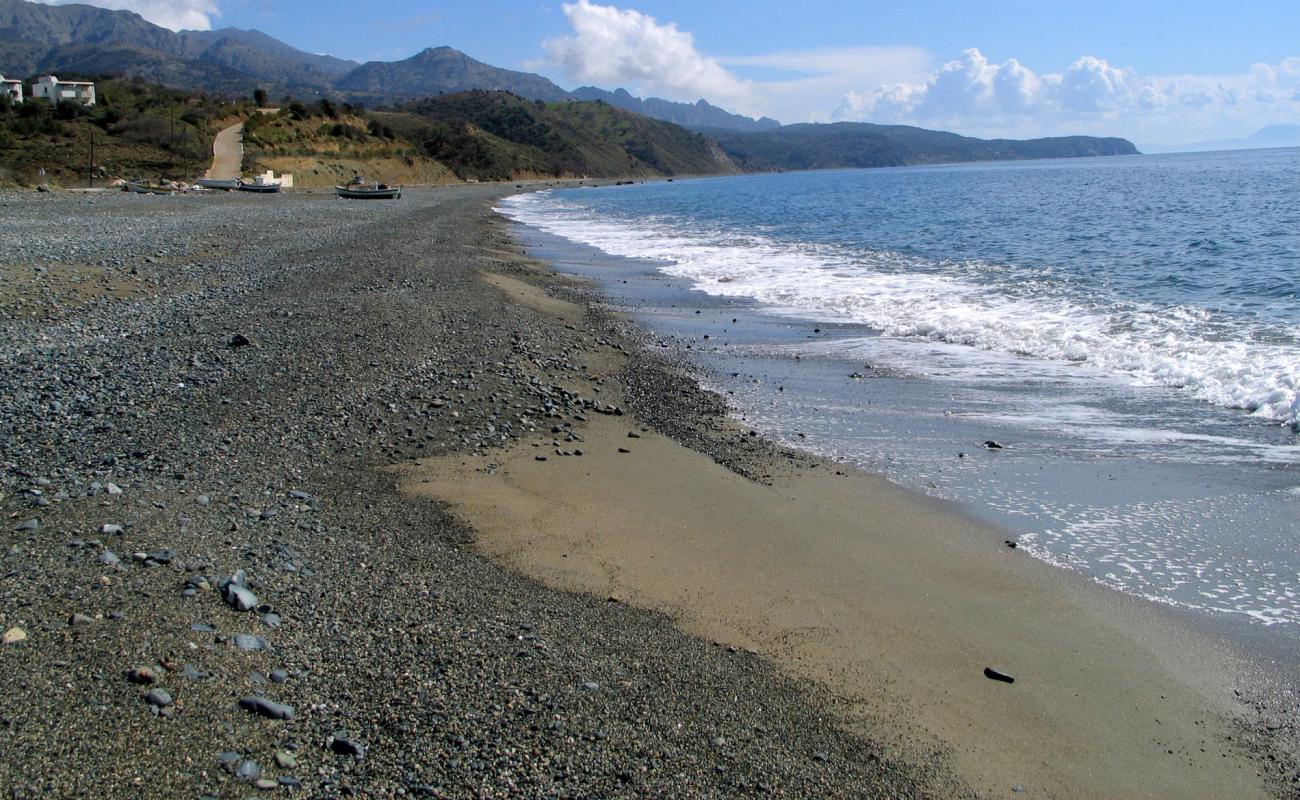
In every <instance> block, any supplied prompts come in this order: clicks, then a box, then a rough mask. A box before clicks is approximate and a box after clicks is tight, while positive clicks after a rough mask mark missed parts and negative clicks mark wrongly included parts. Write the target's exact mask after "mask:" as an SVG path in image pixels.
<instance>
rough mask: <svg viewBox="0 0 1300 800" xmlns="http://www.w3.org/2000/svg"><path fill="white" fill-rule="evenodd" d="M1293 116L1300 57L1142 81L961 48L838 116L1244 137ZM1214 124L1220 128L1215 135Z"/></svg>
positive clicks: (1299, 104)
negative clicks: (1052, 69)
mask: <svg viewBox="0 0 1300 800" xmlns="http://www.w3.org/2000/svg"><path fill="white" fill-rule="evenodd" d="M1297 115H1300V58H1288V59H1285V60H1283V61H1282V62H1280V63H1278V64H1256V65H1254V66H1252V67H1251V69H1250V71H1249V72H1247V73H1244V74H1240V75H1221V76H1211V75H1175V76H1144V75H1139V74H1138V73H1136V72H1134V71H1133V70H1131V69H1125V68H1119V67H1115V66H1113V65H1111V64H1110V63H1108V62H1107V61H1106V60H1105V59H1102V58H1097V57H1095V56H1083V57H1081V58H1079V59H1077V60H1075V61H1074V63H1072V64H1071V65H1070V66H1069V68H1068V69H1066V70H1065V71H1063V72H1059V73H1047V74H1042V75H1039V74H1036V73H1035V72H1034V71H1033V70H1031V69H1029V68H1028V67H1025V66H1024V65H1022V64H1021V63H1020V62H1019V61H1017V60H1016V59H1014V58H1011V59H1007V60H1006V61H1004V62H1002V63H1000V64H999V63H994V62H991V61H989V59H987V58H986V57H985V56H984V55H983V54H982V53H981V52H980V51H979V50H977V49H974V48H972V49H969V50H966V51H965V52H964V53H963V54H962V57H961V58H959V59H957V60H955V61H950V62H948V63H946V64H944V65H942V66H941V67H939V69H937V70H936V71H934V72H933V73H932V74H931V75H930V76H929V77H928V78H926V79H925V80H923V81H918V82H897V83H892V84H885V85H880V86H876V87H874V88H871V89H867V90H864V91H860V92H859V91H849V92H847V93H846V94H845V95H844V98H843V102H842V103H841V104H840V106H839V107H838V108H837V109H836V110H835V112H834V114H833V116H834V118H836V119H846V120H870V121H875V122H910V123H917V124H926V125H941V126H948V127H959V128H962V129H963V130H967V131H975V132H982V133H994V132H1000V131H1001V132H1005V131H1015V132H1016V134H1017V135H1024V134H1026V133H1034V134H1043V133H1047V134H1051V133H1063V132H1067V131H1088V132H1093V131H1096V132H1109V133H1115V134H1117V135H1136V136H1146V137H1148V138H1149V137H1161V136H1163V137H1171V136H1172V137H1175V138H1178V137H1182V138H1186V136H1187V132H1188V131H1189V130H1198V129H1199V130H1201V131H1207V132H1210V133H1216V132H1219V131H1223V126H1224V125H1225V124H1232V125H1233V127H1232V128H1231V129H1230V130H1231V131H1236V132H1238V133H1243V132H1247V131H1242V130H1241V129H1240V128H1241V123H1245V124H1246V125H1248V126H1252V125H1253V126H1256V127H1258V126H1259V125H1263V124H1267V123H1269V122H1271V121H1281V120H1283V119H1286V118H1295V117H1296V116H1297ZM1216 128H1218V129H1219V131H1216V130H1215V129H1216Z"/></svg>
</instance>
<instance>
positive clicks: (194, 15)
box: [41, 0, 221, 31]
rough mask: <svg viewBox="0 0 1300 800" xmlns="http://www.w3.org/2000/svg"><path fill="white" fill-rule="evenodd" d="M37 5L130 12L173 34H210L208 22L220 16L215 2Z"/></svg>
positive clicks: (51, 1)
mask: <svg viewBox="0 0 1300 800" xmlns="http://www.w3.org/2000/svg"><path fill="white" fill-rule="evenodd" d="M41 2H43V3H46V4H47V5H54V6H62V5H68V4H70V3H84V4H86V5H92V6H99V7H100V8H109V9H113V10H115V11H134V12H135V13H137V14H139V15H140V16H142V17H144V18H145V19H147V20H149V21H150V22H152V23H153V24H155V25H161V26H162V27H164V28H171V29H172V30H174V31H179V30H197V31H206V30H211V28H212V18H213V17H217V16H220V15H221V11H220V9H218V8H217V4H216V2H215V0H41Z"/></svg>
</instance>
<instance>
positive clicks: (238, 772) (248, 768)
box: [235, 758, 262, 781]
mask: <svg viewBox="0 0 1300 800" xmlns="http://www.w3.org/2000/svg"><path fill="white" fill-rule="evenodd" d="M261 776H262V768H261V767H259V766H258V765H257V762H256V761H254V760H253V759H251V758H245V759H244V760H243V761H240V762H239V766H237V767H235V777H236V778H241V779H243V780H246V781H253V780H257V779H258V778H260V777H261Z"/></svg>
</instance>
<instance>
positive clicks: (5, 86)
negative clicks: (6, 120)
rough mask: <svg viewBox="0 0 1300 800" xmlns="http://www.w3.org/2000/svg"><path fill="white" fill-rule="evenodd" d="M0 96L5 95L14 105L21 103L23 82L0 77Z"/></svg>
mask: <svg viewBox="0 0 1300 800" xmlns="http://www.w3.org/2000/svg"><path fill="white" fill-rule="evenodd" d="M0 94H3V95H7V96H8V97H9V100H10V101H11V102H14V103H21V102H22V101H23V82H22V81H20V80H15V79H13V78H6V77H5V76H3V75H0Z"/></svg>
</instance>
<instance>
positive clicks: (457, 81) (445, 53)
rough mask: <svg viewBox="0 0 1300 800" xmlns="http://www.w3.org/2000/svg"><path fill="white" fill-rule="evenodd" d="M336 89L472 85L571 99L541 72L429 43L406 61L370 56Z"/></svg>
mask: <svg viewBox="0 0 1300 800" xmlns="http://www.w3.org/2000/svg"><path fill="white" fill-rule="evenodd" d="M335 88H336V89H338V90H339V91H341V92H343V93H345V94H351V95H360V96H367V97H378V98H383V99H385V100H411V99H416V98H420V97H433V96H435V95H438V94H445V93H449V92H462V91H467V90H470V89H485V90H492V91H504V92H512V93H514V94H517V95H519V96H520V97H523V98H526V99H528V100H544V101H548V102H550V101H558V100H569V99H571V97H570V95H569V93H568V92H566V91H564V90H563V89H561V88H560V87H558V86H556V85H555V84H554V83H551V82H550V81H549V80H547V79H546V78H543V77H542V76H541V75H534V74H532V73H529V72H515V71H514V70H509V69H501V68H500V67H494V66H492V65H490V64H484V63H483V62H482V61H476V60H474V59H472V58H470V57H469V56H467V55H465V54H464V53H462V52H460V51H459V50H453V49H452V48H450V47H430V48H428V49H425V50H423V51H421V52H419V53H416V54H415V55H413V56H411V57H410V58H408V59H405V60H404V61H392V62H388V61H371V62H369V63H366V64H362V65H361V66H359V67H357V68H356V69H354V70H352V71H351V72H349V73H347V74H346V75H344V76H342V77H341V78H340V79H339V80H338V82H337V83H335Z"/></svg>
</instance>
